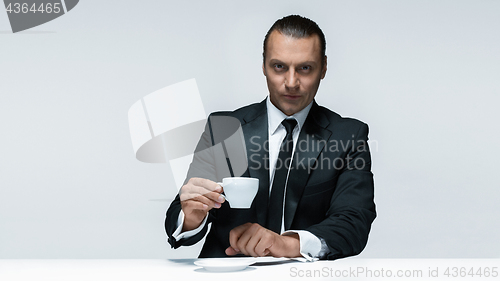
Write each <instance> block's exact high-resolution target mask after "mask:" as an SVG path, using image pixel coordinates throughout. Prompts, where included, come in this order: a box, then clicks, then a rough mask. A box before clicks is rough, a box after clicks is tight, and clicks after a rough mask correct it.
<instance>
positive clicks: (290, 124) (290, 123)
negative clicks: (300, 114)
mask: <svg viewBox="0 0 500 281" xmlns="http://www.w3.org/2000/svg"><path fill="white" fill-rule="evenodd" d="M281 124H282V125H283V126H285V129H286V133H287V135H289V134H291V133H292V132H293V128H295V126H296V125H297V120H295V119H293V118H290V119H285V120H283V122H281Z"/></svg>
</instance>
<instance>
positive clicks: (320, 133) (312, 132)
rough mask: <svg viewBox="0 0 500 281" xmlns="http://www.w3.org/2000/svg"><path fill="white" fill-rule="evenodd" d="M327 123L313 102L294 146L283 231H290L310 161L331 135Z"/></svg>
mask: <svg viewBox="0 0 500 281" xmlns="http://www.w3.org/2000/svg"><path fill="white" fill-rule="evenodd" d="M329 123H330V122H329V121H328V119H327V118H326V117H325V116H324V115H323V114H322V113H321V111H320V109H319V106H318V105H317V104H316V102H314V104H313V106H312V107H311V110H310V111H309V115H308V116H307V119H306V121H305V122H304V126H303V128H302V130H301V132H300V135H299V138H298V141H297V144H296V146H295V152H294V155H293V162H292V170H290V173H289V175H288V183H287V187H286V196H285V214H284V216H285V230H288V229H290V227H291V225H292V222H293V218H294V216H295V211H296V210H297V206H298V204H299V201H300V198H301V197H302V193H303V192H304V188H305V186H306V183H307V180H308V179H309V175H310V165H314V162H313V161H312V160H310V159H314V161H317V158H318V156H319V154H320V152H321V151H322V150H323V148H324V146H325V141H327V140H328V138H329V137H330V135H331V132H330V131H329V130H327V129H325V128H326V127H327V126H328V124H329ZM304 144H307V145H304ZM312 148H314V149H312Z"/></svg>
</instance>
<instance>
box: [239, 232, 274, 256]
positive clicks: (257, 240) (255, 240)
mask: <svg viewBox="0 0 500 281" xmlns="http://www.w3.org/2000/svg"><path fill="white" fill-rule="evenodd" d="M246 233H249V234H250V239H249V240H248V241H247V245H246V247H245V249H246V251H247V252H248V254H249V255H251V256H252V257H259V256H264V251H265V249H266V248H267V246H268V245H269V241H270V240H271V239H272V234H271V233H270V232H269V231H268V230H267V229H266V228H264V227H262V226H260V225H258V224H254V225H252V227H251V228H250V229H249V230H247V232H246ZM240 239H241V238H240Z"/></svg>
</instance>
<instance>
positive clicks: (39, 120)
mask: <svg viewBox="0 0 500 281" xmlns="http://www.w3.org/2000/svg"><path fill="white" fill-rule="evenodd" d="M21 2H22V1H21ZM292 13H298V14H301V15H304V16H307V17H310V18H311V19H313V20H315V21H316V22H317V23H318V24H319V25H320V27H321V28H322V29H323V31H324V33H325V35H326V38H327V55H328V72H327V75H326V78H325V80H324V81H323V82H322V84H321V87H320V89H319V92H318V95H317V101H318V103H320V104H322V105H324V106H327V107H329V108H330V109H332V110H334V111H336V112H338V113H339V114H341V115H343V116H349V117H355V118H358V119H360V120H362V121H364V122H367V123H368V124H369V125H370V139H371V140H372V150H373V152H372V157H373V163H374V165H373V172H374V174H375V187H376V198H375V200H376V204H377V208H378V218H377V219H376V220H375V222H374V225H373V229H372V232H371V235H370V239H369V242H368V245H367V247H366V249H365V250H364V252H363V253H362V254H361V255H360V256H359V257H364V258H403V257H404V258H413V257H415V258H498V257H500V243H498V242H497V238H498V237H500V220H499V219H498V214H499V213H500V207H498V202H499V201H500V192H499V191H498V187H499V183H498V179H497V175H498V174H497V173H498V171H497V170H498V158H499V156H500V148H499V146H498V144H497V142H498V137H499V136H500V132H499V126H498V120H499V119H500V113H499V111H498V109H497V107H498V103H499V101H500V98H499V94H500V84H499V82H498V81H499V78H500V77H499V73H500V52H499V51H498V50H500V38H499V37H500V35H499V34H500V33H499V32H498V31H499V30H500V17H499V16H498V15H500V1H488V0H482V1H477V0H474V1H472V0H470V1H451V0H450V1H397V0H392V1H391V0H387V1H302V0H301V1H272V2H268V1H182V2H181V1H130V0H129V1H125V0H119V1H118V0H115V1H98V0H83V1H80V3H79V4H78V5H77V6H76V7H75V8H74V9H73V10H71V11H70V12H69V13H68V14H66V15H64V16H62V17H60V18H58V19H56V20H54V21H51V22H49V23H46V24H44V25H41V26H38V27H35V28H33V29H30V30H27V31H24V32H20V33H18V34H12V32H11V30H10V26H9V22H8V18H7V14H6V13H5V12H4V11H3V10H0V132H1V139H0V258H172V257H192V256H196V255H197V253H198V251H199V246H194V247H191V248H185V249H180V250H176V251H173V250H171V249H170V247H169V245H168V244H167V243H166V242H165V234H164V230H163V220H164V216H165V210H166V209H167V207H168V205H169V202H167V200H171V199H172V198H173V197H174V195H175V193H176V191H177V188H176V187H175V186H174V181H173V178H172V174H171V172H170V167H169V166H168V164H145V163H141V162H139V161H137V160H136V159H135V157H134V153H133V150H132V145H131V141H130V136H129V131H128V120H127V111H128V109H129V108H130V106H131V105H132V104H133V103H134V102H136V101H137V100H139V99H140V98H142V97H143V96H145V95H147V94H149V93H151V92H153V91H155V90H158V89H160V88H163V87H165V86H168V85H171V84H174V83H176V82H180V81H183V80H186V79H189V78H196V80H197V82H198V87H199V90H200V94H201V96H202V99H203V103H204V106H205V110H206V111H207V112H212V111H216V110H233V109H236V108H238V107H240V106H243V105H247V104H249V103H253V102H258V101H261V100H262V99H264V98H265V97H266V94H267V88H266V84H265V79H264V76H263V75H262V71H261V63H262V61H261V53H262V40H263V37H264V35H265V33H266V31H267V29H268V28H269V27H270V26H271V24H272V23H273V22H274V21H275V20H276V19H278V18H281V17H283V16H285V15H288V14H292Z"/></svg>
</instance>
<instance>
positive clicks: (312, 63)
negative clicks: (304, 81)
mask: <svg viewBox="0 0 500 281" xmlns="http://www.w3.org/2000/svg"><path fill="white" fill-rule="evenodd" d="M269 63H270V64H276V63H277V64H283V65H288V64H286V63H284V62H282V61H280V60H278V59H271V60H269ZM316 64H317V63H316V62H315V61H304V62H301V63H298V64H297V65H316Z"/></svg>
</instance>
